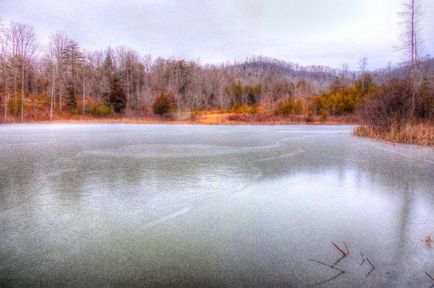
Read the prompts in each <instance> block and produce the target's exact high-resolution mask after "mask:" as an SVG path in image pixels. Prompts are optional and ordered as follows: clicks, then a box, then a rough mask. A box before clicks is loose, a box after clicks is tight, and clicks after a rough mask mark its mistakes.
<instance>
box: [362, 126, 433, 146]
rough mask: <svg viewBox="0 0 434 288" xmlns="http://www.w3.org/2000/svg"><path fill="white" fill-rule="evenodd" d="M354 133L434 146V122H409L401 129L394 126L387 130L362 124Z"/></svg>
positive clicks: (386, 139)
mask: <svg viewBox="0 0 434 288" xmlns="http://www.w3.org/2000/svg"><path fill="white" fill-rule="evenodd" d="M354 135H356V136H360V137H370V138H374V139H378V140H385V141H388V142H397V143H405V144H417V145H426V146H434V123H419V124H414V125H410V124H407V125H405V126H403V127H402V128H400V129H397V128H395V127H392V128H391V129H390V130H389V131H387V132H382V131H379V130H377V129H375V128H372V127H367V126H360V127H357V128H356V129H355V130H354Z"/></svg>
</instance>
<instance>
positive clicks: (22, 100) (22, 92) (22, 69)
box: [21, 63, 24, 122]
mask: <svg viewBox="0 0 434 288" xmlns="http://www.w3.org/2000/svg"><path fill="white" fill-rule="evenodd" d="M21 122H24V63H23V65H22V67H21Z"/></svg>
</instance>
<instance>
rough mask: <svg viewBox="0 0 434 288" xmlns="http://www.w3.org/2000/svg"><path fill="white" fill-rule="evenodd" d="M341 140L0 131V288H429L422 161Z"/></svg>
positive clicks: (190, 130) (319, 133)
mask: <svg viewBox="0 0 434 288" xmlns="http://www.w3.org/2000/svg"><path fill="white" fill-rule="evenodd" d="M352 128H353V127H349V126H189V125H114V124H97V125H61V124H59V125H56V124H52V125H1V126H0V165H1V166H0V286H1V287H23V286H25V287H29V286H34V287H54V286H56V287H61V286H66V287H91V286H92V287H95V286H104V287H108V286H114V287H164V286H172V287H265V286H274V287H308V286H315V285H316V286H317V287H430V286H431V285H433V284H434V282H433V281H432V280H431V279H430V278H429V277H428V276H427V275H426V273H425V272H428V273H430V274H431V275H434V247H433V248H429V247H428V246H427V245H426V243H425V239H426V237H427V236H428V235H431V236H433V237H434V152H433V149H432V148H422V147H415V146H406V145H395V146H394V145H391V144H387V143H381V142H376V141H372V140H368V139H362V138H355V137H353V136H351V131H352ZM332 241H333V242H335V243H336V244H337V245H338V246H339V247H340V248H342V249H343V250H345V249H344V243H343V241H345V244H346V245H347V247H348V250H349V255H348V256H347V257H344V258H342V259H341V260H340V261H339V263H337V264H336V266H334V267H335V268H337V269H334V268H331V267H328V266H326V265H323V264H327V265H329V266H332V265H333V263H335V262H336V261H337V260H338V259H339V258H341V256H342V254H341V253H340V252H339V251H338V249H336V248H335V247H334V246H333V245H332V244H331V242H332ZM362 255H363V256H362ZM366 258H367V259H368V260H369V261H370V262H371V263H372V264H373V265H374V267H375V269H372V266H371V265H370V264H369V261H368V260H366ZM312 260H314V261H312ZM319 262H321V263H323V264H321V263H319ZM341 271H344V272H345V273H342V272H341Z"/></svg>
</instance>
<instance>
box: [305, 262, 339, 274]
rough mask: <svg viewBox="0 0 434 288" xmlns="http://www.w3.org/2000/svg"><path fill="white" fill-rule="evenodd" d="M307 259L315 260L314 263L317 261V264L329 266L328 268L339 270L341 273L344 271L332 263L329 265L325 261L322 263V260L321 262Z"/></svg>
mask: <svg viewBox="0 0 434 288" xmlns="http://www.w3.org/2000/svg"><path fill="white" fill-rule="evenodd" d="M307 261H311V262H315V263H318V264H321V265H324V266H327V267H329V268H331V269H334V270H336V271H339V272H341V273H345V271H344V270H341V269H339V268H337V267H335V266H333V265H329V264H327V263H324V262H321V261H318V260H314V259H307Z"/></svg>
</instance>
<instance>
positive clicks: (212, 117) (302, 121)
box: [8, 110, 355, 125]
mask: <svg viewBox="0 0 434 288" xmlns="http://www.w3.org/2000/svg"><path fill="white" fill-rule="evenodd" d="M310 118H312V117H310ZM310 118H306V117H305V116H304V115H296V116H274V115H271V114H269V113H264V112H261V113H257V114H246V113H233V112H228V111H221V110H215V111H200V112H193V113H191V112H179V113H175V114H172V115H169V116H167V117H158V116H154V115H135V116H130V117H120V116H115V117H106V118H100V117H92V116H89V115H86V116H83V115H80V114H66V113H64V114H62V115H55V118H54V119H53V121H49V120H44V119H40V118H39V119H34V120H27V121H26V122H27V123H29V122H30V123H123V124H199V125H306V124H309V125H347V124H355V120H354V119H353V118H350V117H342V116H341V117H330V118H329V119H328V120H327V121H321V119H320V117H314V118H312V119H310ZM8 122H10V123H19V118H12V117H11V118H10V119H9V121H8Z"/></svg>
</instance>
